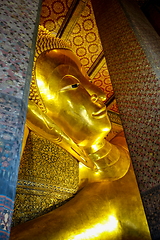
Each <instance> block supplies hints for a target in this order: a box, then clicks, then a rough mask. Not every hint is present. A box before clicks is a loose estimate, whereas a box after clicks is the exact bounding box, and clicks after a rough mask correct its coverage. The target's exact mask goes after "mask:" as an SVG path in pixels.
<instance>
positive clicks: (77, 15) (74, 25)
mask: <svg viewBox="0 0 160 240" xmlns="http://www.w3.org/2000/svg"><path fill="white" fill-rule="evenodd" d="M40 24H41V25H43V26H44V27H45V28H46V29H48V30H49V31H50V32H51V33H52V34H53V35H54V36H56V37H59V38H62V39H63V40H65V41H67V42H69V43H70V45H71V46H72V49H73V51H74V52H75V53H76V55H77V56H78V57H79V59H80V61H81V63H82V65H83V66H84V67H85V69H86V71H87V73H88V75H89V76H90V78H91V79H92V81H93V83H94V84H95V85H97V86H98V87H100V88H101V89H102V90H103V91H104V92H105V94H106V97H107V100H106V102H105V104H106V106H107V110H108V115H109V117H110V120H111V122H112V124H114V130H113V131H115V132H116V133H117V132H119V131H122V126H121V120H120V117H119V112H118V107H117V104H116V100H115V97H114V92H113V88H112V84H111V80H110V76H109V72H108V69H107V65H106V61H105V57H104V54H103V48H102V44H101V41H100V37H99V33H98V28H97V25H96V21H95V17H94V12H93V9H92V4H91V1H90V0H83V1H82V0H44V1H43V3H42V10H41V18H40ZM115 124H116V126H115ZM117 129H118V130H117Z"/></svg>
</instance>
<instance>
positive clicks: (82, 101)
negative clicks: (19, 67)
mask: <svg viewBox="0 0 160 240" xmlns="http://www.w3.org/2000/svg"><path fill="white" fill-rule="evenodd" d="M33 69H34V70H33V76H32V84H31V91H32V92H31V94H30V96H31V98H33V96H35V98H36V99H35V101H37V104H38V105H39V106H40V107H41V108H42V109H43V111H45V113H46V114H47V115H48V116H49V117H50V118H51V119H52V120H53V121H54V122H55V123H56V124H57V125H58V126H59V127H60V128H61V129H62V130H63V131H64V132H65V133H66V134H67V135H68V136H69V137H70V138H71V139H72V140H73V141H74V142H75V143H76V144H78V145H79V146H82V147H84V148H88V147H90V146H92V145H94V144H96V143H97V141H99V140H100V139H103V138H104V137H105V136H106V134H107V133H108V132H109V131H110V129H111V125H110V121H109V119H108V116H107V112H106V107H105V105H104V103H103V101H105V99H106V97H105V94H104V92H103V91H102V90H101V89H99V88H98V87H97V86H95V85H94V84H92V82H91V80H90V78H89V77H88V76H87V74H86V72H85V70H84V68H83V67H82V65H81V63H80V61H79V60H78V58H77V57H76V55H75V54H74V53H73V52H72V50H71V49H70V48H69V47H68V46H67V44H66V43H65V42H63V41H62V40H59V39H55V38H53V37H52V36H51V35H50V33H49V32H48V31H47V30H45V29H44V28H43V27H40V30H39V35H38V41H37V46H36V54H35V61H34V68H33ZM35 89H36V90H35Z"/></svg>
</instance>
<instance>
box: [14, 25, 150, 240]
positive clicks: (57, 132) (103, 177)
mask: <svg viewBox="0 0 160 240" xmlns="http://www.w3.org/2000/svg"><path fill="white" fill-rule="evenodd" d="M105 100H106V96H105V94H104V93H103V91H102V90H101V89H99V88H98V87H97V86H95V85H94V84H92V81H91V79H90V78H89V77H88V76H87V74H86V72H85V70H84V68H83V66H82V65H81V63H80V61H79V59H78V58H77V57H76V55H75V54H74V53H73V51H72V49H71V48H70V47H69V45H68V44H67V43H66V42H64V41H63V40H61V39H57V38H54V37H53V36H52V35H51V33H50V32H49V31H47V30H46V29H44V28H43V27H42V26H40V27H39V32H38V38H37V44H36V52H35V59H34V66H33V72H32V81H31V90H30V97H29V104H28V112H27V119H26V127H25V133H24V142H23V148H24V145H25V142H26V139H27V136H28V129H30V130H31V131H33V132H34V133H36V134H37V135H39V136H41V137H44V138H46V139H48V140H50V141H51V142H54V143H56V144H58V145H59V146H61V147H62V148H64V149H65V150H67V151H68V152H69V153H70V154H71V155H73V156H74V157H75V158H76V159H77V160H78V161H79V162H81V164H82V165H81V167H80V169H79V178H80V183H79V184H80V189H81V190H80V191H79V193H78V194H77V195H76V196H75V198H73V199H72V200H70V201H69V202H68V203H67V204H65V205H64V206H62V207H60V208H58V209H56V210H54V211H52V212H50V213H48V214H46V215H44V216H41V217H39V218H37V219H35V220H32V221H29V222H27V223H25V224H22V225H19V226H17V227H15V228H13V230H12V231H11V239H23V240H25V239H39V240H40V239H56V240H58V239H102V240H103V239H128V238H127V237H129V239H134V240H135V239H142V236H143V239H150V235H149V230H148V227H147V222H146V218H145V214H144V211H143V207H142V203H141V199H140V195H139V192H138V187H137V184H136V180H135V177H134V173H133V169H132V166H131V164H130V157H129V153H128V150H127V146H126V143H125V140H124V137H123V136H118V137H115V138H114V139H113V140H112V141H111V142H108V141H107V140H106V139H105V137H106V135H107V134H108V133H109V131H110V130H111V123H110V120H109V118H108V116H107V111H106V106H105V104H104V101H105ZM127 172H128V173H127ZM125 175H126V176H125ZM86 183H87V185H86V186H85V184H86ZM84 186H85V187H84ZM119 188H121V190H122V191H121V192H119ZM131 189H132V190H131ZM130 191H132V193H131V192H130ZM116 195H117V196H116ZM135 196H136V197H135ZM111 199H112V200H113V201H111ZM130 201H131V204H133V205H135V206H131V205H130V203H129V202H130ZM123 204H124V208H125V209H123V206H122V205H123ZM132 207H135V209H136V210H135V209H134V211H133V212H134V213H133V212H132ZM122 212H124V214H122ZM137 214H139V217H138V219H137ZM122 215H123V216H122ZM118 216H119V217H120V218H121V220H119V218H118ZM141 219H142V220H141ZM132 235H133V238H132Z"/></svg>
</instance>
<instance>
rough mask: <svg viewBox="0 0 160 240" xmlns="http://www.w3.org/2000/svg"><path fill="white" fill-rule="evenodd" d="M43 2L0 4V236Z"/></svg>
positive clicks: (8, 214)
mask: <svg viewBox="0 0 160 240" xmlns="http://www.w3.org/2000/svg"><path fill="white" fill-rule="evenodd" d="M40 2H41V1H40ZM40 6H41V3H39V0H35V1H31V0H26V1H24V0H9V1H5V0H2V1H1V4H0V13H1V21H0V32H1V35H0V43H1V44H0V62H1V64H0V68H1V70H0V74H1V83H0V124H1V125H0V239H8V238H9V233H10V226H11V219H12V213H13V207H14V199H15V193H16V185H17V177H18V170H19V160H20V151H21V143H22V138H23V129H24V121H25V116H26V110H27V102H28V94H29V85H30V77H31V72H32V63H33V58H34V50H33V49H34V46H35V43H36V32H37V27H38V23H39V15H40V9H39V11H38V8H40ZM37 11H38V15H37ZM35 29H36V31H34V30H35ZM31 49H32V50H31Z"/></svg>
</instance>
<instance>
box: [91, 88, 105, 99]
mask: <svg viewBox="0 0 160 240" xmlns="http://www.w3.org/2000/svg"><path fill="white" fill-rule="evenodd" d="M94 95H96V96H97V98H98V99H99V100H101V101H102V102H105V101H106V94H105V93H104V92H103V91H102V90H101V89H100V88H99V87H97V86H95V89H94V93H93V96H94Z"/></svg>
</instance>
